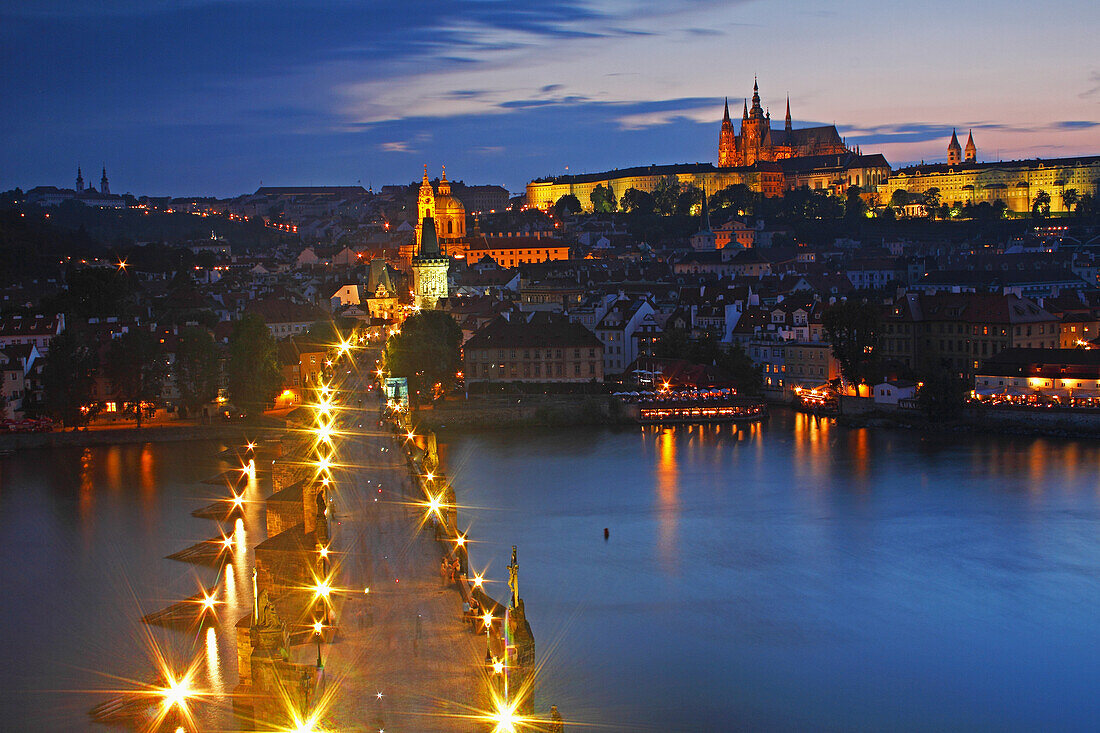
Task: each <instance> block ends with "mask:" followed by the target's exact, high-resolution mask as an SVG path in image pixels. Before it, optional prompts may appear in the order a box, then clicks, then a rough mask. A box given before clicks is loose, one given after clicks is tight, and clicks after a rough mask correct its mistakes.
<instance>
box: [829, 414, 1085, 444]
mask: <svg viewBox="0 0 1100 733" xmlns="http://www.w3.org/2000/svg"><path fill="white" fill-rule="evenodd" d="M836 423H837V425H841V426H843V427H850V428H900V429H904V430H920V431H923V432H936V433H984V434H994V435H997V434H999V435H1021V436H1022V435H1026V436H1034V437H1046V438H1082V439H1093V440H1095V439H1100V415H1095V414H1073V413H1062V412H1059V413H1055V412H1052V411H1048V412H1043V411H1037V410H991V409H980V408H979V409H971V410H967V412H966V413H965V414H964V415H963V416H962V417H960V418H958V419H956V420H930V419H928V418H927V417H925V416H924V415H923V414H921V413H920V412H915V411H912V410H905V411H897V412H884V411H882V410H875V411H870V412H864V413H860V414H848V413H845V414H841V415H837V416H836Z"/></svg>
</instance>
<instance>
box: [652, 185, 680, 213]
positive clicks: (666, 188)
mask: <svg viewBox="0 0 1100 733" xmlns="http://www.w3.org/2000/svg"><path fill="white" fill-rule="evenodd" d="M679 201H680V181H678V180H677V179H676V176H665V177H664V178H662V179H661V180H660V181H658V182H657V186H656V188H654V189H653V204H654V210H655V211H656V212H657V213H658V214H662V215H664V216H671V215H672V214H675V213H676V204H677V203H679Z"/></svg>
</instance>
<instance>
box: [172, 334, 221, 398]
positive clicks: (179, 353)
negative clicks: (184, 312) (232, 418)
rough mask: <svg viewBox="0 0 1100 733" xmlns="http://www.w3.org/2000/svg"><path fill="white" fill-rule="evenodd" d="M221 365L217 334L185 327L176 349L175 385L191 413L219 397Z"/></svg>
mask: <svg viewBox="0 0 1100 733" xmlns="http://www.w3.org/2000/svg"><path fill="white" fill-rule="evenodd" d="M220 376H221V365H220V363H219V359H218V347H217V346H216V345H215V344H214V337H213V336H211V335H210V332H209V331H207V330H206V329H205V328H198V327H195V326H191V327H188V328H185V329H183V330H182V331H181V332H180V336H179V346H178V348H177V349H176V388H177V389H179V392H180V404H181V406H182V407H183V409H184V412H185V413H186V414H188V415H190V414H194V413H196V412H198V411H199V409H200V408H201V407H202V406H203V405H205V404H206V403H207V402H213V401H214V400H215V399H217V397H218V383H219V381H220V379H219V378H220Z"/></svg>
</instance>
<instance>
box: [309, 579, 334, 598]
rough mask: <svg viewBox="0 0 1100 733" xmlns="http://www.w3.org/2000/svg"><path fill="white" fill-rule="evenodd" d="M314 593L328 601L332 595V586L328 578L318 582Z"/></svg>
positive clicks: (314, 587)
mask: <svg viewBox="0 0 1100 733" xmlns="http://www.w3.org/2000/svg"><path fill="white" fill-rule="evenodd" d="M313 593H314V595H315V596H316V597H317V598H324V599H325V600H328V597H329V595H331V593H332V585H330V584H329V580H328V578H325V579H324V580H319V581H317V583H316V584H315V585H314V586H313Z"/></svg>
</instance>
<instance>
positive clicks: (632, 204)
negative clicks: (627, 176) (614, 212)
mask: <svg viewBox="0 0 1100 733" xmlns="http://www.w3.org/2000/svg"><path fill="white" fill-rule="evenodd" d="M619 206H620V207H621V208H622V210H623V211H626V212H629V213H632V214H652V213H653V207H654V201H653V195H652V194H651V193H649V192H648V191H641V190H639V189H637V188H628V189H626V193H624V194H623V198H622V201H620V202H619Z"/></svg>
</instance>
